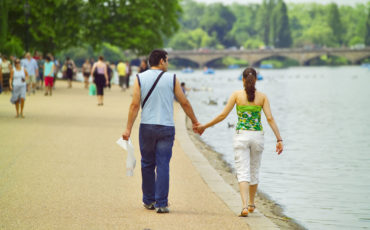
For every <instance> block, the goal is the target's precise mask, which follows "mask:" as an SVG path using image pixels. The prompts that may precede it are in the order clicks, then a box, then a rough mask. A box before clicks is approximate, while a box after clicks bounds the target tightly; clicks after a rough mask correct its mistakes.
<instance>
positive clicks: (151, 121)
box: [122, 50, 199, 213]
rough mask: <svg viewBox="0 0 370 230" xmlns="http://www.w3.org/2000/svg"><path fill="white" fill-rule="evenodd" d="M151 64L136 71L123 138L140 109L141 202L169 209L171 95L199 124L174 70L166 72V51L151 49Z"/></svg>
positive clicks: (163, 210) (162, 210)
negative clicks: (143, 70)
mask: <svg viewBox="0 0 370 230" xmlns="http://www.w3.org/2000/svg"><path fill="white" fill-rule="evenodd" d="M149 64H150V66H151V68H150V69H149V70H147V71H145V72H142V73H140V74H138V75H137V78H136V79H135V82H134V88H133V98H132V102H131V105H130V109H129V114H128V120H127V126H126V130H125V131H124V133H123V134H122V137H123V139H125V140H128V139H129V138H130V135H131V130H132V126H133V124H134V122H135V119H136V117H137V115H138V112H139V110H140V105H141V107H142V112H141V123H140V129H139V143H140V152H141V173H142V192H143V199H142V201H143V204H144V207H145V208H146V209H150V210H154V209H156V211H157V213H168V212H169V209H168V191H169V170H170V169H169V164H170V159H171V156H172V146H173V141H174V138H175V127H174V121H173V99H174V96H176V97H177V98H178V100H179V102H180V105H181V107H182V109H183V110H184V111H185V113H186V115H187V116H188V117H189V118H190V119H191V121H192V123H193V128H194V130H196V129H195V128H196V126H197V125H199V123H198V120H197V118H196V117H195V115H194V112H193V109H192V107H191V105H190V103H189V101H188V100H187V99H186V97H185V95H184V93H183V92H182V90H181V86H180V82H179V81H178V79H177V78H176V75H175V74H171V73H168V72H166V71H167V68H168V57H167V52H166V51H164V50H153V51H152V52H151V54H150V57H149Z"/></svg>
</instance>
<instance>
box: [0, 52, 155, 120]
mask: <svg viewBox="0 0 370 230" xmlns="http://www.w3.org/2000/svg"><path fill="white" fill-rule="evenodd" d="M18 61H19V63H18ZM147 69H148V64H147V60H142V62H141V64H140V67H139V72H143V71H145V70H147ZM114 71H117V73H118V76H119V86H120V87H121V88H122V91H125V90H126V89H128V88H129V87H130V76H131V74H132V70H131V65H130V62H129V61H126V62H124V61H123V60H120V61H119V62H118V63H117V66H116V65H114V64H110V63H109V62H108V61H105V60H104V58H103V57H102V56H100V57H99V58H98V60H97V61H96V62H94V59H86V60H85V62H84V63H83V64H82V66H81V67H77V65H76V64H75V62H74V60H72V59H71V58H70V57H66V59H65V61H64V63H63V64H62V65H61V63H60V62H59V60H57V59H56V58H55V57H54V56H53V55H52V54H46V55H42V54H40V53H39V52H37V51H36V52H35V53H34V55H33V56H32V55H31V53H29V52H27V53H26V54H25V55H24V57H23V58H22V59H19V58H17V57H15V56H10V57H9V58H8V56H6V55H1V54H0V93H4V94H8V93H11V94H12V96H11V102H12V103H13V104H14V105H15V107H16V117H17V118H18V117H22V118H24V115H23V107H24V103H25V100H26V95H28V96H31V95H32V94H36V92H37V90H41V91H42V90H43V89H44V95H45V96H52V94H53V92H52V91H53V89H55V83H56V79H57V77H58V76H61V77H62V78H63V79H66V80H67V81H68V86H67V87H68V88H72V82H73V80H75V79H76V76H77V73H78V72H81V73H82V76H83V78H84V88H85V89H88V88H89V85H90V84H93V85H94V86H95V88H96V91H97V93H96V94H97V99H98V106H102V105H103V104H104V102H103V95H104V88H106V87H108V88H111V82H112V79H113V73H114ZM90 80H91V81H90ZM90 82H92V83H90ZM19 105H20V107H21V108H20V112H19Z"/></svg>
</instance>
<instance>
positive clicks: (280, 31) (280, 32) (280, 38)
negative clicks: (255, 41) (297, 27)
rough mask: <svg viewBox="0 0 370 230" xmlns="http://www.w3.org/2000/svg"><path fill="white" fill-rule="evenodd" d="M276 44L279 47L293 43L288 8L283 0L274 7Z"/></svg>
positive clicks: (285, 46)
mask: <svg viewBox="0 0 370 230" xmlns="http://www.w3.org/2000/svg"><path fill="white" fill-rule="evenodd" d="M274 16H275V17H274V22H275V24H274V37H273V39H274V42H273V44H274V46H275V47H278V48H287V47H290V46H291V44H292V37H291V35H290V27H289V18H288V14H287V8H286V5H285V3H284V2H283V1H282V0H279V2H278V4H277V5H276V7H275V9H274Z"/></svg>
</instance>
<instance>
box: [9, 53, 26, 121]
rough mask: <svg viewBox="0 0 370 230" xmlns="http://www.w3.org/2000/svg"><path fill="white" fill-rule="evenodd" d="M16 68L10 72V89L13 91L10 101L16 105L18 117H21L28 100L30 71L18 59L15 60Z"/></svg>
mask: <svg viewBox="0 0 370 230" xmlns="http://www.w3.org/2000/svg"><path fill="white" fill-rule="evenodd" d="M14 65H15V67H14V69H12V70H11V72H10V78H9V86H10V90H11V91H12V97H11V98H10V102H11V103H12V104H14V105H15V111H16V116H15V117H16V118H18V117H19V115H20V117H21V118H24V115H23V108H24V102H25V100H26V91H27V83H26V82H27V80H28V77H29V76H28V73H27V70H26V69H25V68H24V67H22V65H21V61H20V60H19V59H16V60H15V62H14ZM19 105H20V107H21V108H20V109H21V111H20V114H19Z"/></svg>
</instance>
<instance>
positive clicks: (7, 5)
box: [0, 0, 181, 54]
mask: <svg viewBox="0 0 370 230" xmlns="http://www.w3.org/2000/svg"><path fill="white" fill-rule="evenodd" d="M28 2H29V6H30V7H29V17H26V15H27V14H26V13H25V9H24V2H23V1H21V0H14V1H12V0H1V1H0V20H1V21H0V23H1V25H2V26H1V30H0V31H1V35H0V41H4V40H9V36H15V37H17V38H18V39H19V40H22V43H23V45H26V44H29V47H30V51H35V50H41V51H42V52H43V53H57V52H59V51H62V50H65V49H67V48H69V47H74V46H80V45H83V44H90V45H92V46H93V48H95V49H99V48H101V47H102V44H103V43H104V42H107V43H110V44H112V45H116V46H119V47H121V48H123V49H125V50H131V51H134V52H135V53H137V54H147V53H148V52H149V51H150V50H152V49H153V48H158V47H162V46H163V41H164V39H165V38H166V37H169V36H171V35H172V34H174V32H175V31H176V30H177V29H178V27H179V24H178V18H179V16H180V13H181V8H180V5H179V0H140V1H128V0H42V1H39V0H28ZM27 18H28V20H26V19H27ZM27 21H28V22H27ZM4 25H7V26H4ZM27 28H29V35H28V36H27V33H25V32H26V31H28V30H27ZM26 38H28V39H26ZM3 44H5V42H1V47H0V51H1V50H3Z"/></svg>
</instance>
